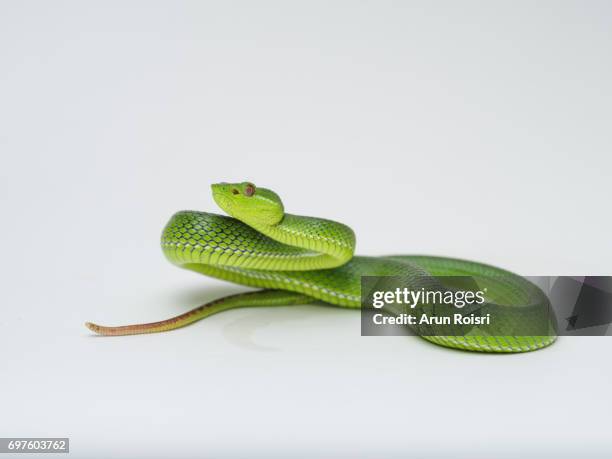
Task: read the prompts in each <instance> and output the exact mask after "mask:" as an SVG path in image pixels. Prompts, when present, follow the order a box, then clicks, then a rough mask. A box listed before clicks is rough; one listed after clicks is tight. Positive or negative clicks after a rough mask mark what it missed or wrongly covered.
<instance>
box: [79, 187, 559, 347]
mask: <svg viewBox="0 0 612 459" xmlns="http://www.w3.org/2000/svg"><path fill="white" fill-rule="evenodd" d="M212 193H213V198H214V200H215V202H216V203H217V204H218V205H219V207H220V208H221V209H222V210H223V211H225V212H226V213H227V214H228V215H229V216H224V215H217V214H212V213H205V212H196V211H181V212H178V213H176V214H175V215H173V216H172V218H171V219H170V221H169V222H168V224H167V225H166V227H165V228H164V230H163V233H162V237H161V246H162V250H163V252H164V254H165V256H166V257H167V258H168V260H170V261H171V262H172V263H174V264H176V265H178V266H180V267H182V268H186V269H189V270H192V271H195V272H198V273H201V274H205V275H207V276H212V277H215V278H220V279H224V280H227V281H230V282H235V283H238V284H243V285H248V286H252V287H257V288H260V289H261V290H257V291H253V292H248V293H242V294H237V295H231V296H227V297H224V298H221V299H218V300H215V301H212V302H210V303H207V304H204V305H202V306H199V307H197V308H195V309H193V310H191V311H188V312H186V313H184V314H181V315H179V316H176V317H173V318H170V319H167V320H163V321H160V322H153V323H146V324H135V325H126V326H117V327H106V326H101V325H96V324H93V323H90V322H87V323H86V326H87V327H88V328H89V329H90V330H92V331H94V332H96V333H98V334H101V335H130V334H140V333H154V332H162V331H168V330H173V329H176V328H179V327H183V326H185V325H188V324H191V323H193V322H195V321H197V320H200V319H202V318H204V317H208V316H210V315H212V314H215V313H217V312H220V311H225V310H228V309H233V308H239V307H251V306H281V305H298V304H307V303H313V302H324V303H327V304H331V305H335V306H342V307H346V308H360V307H361V306H362V299H361V291H360V290H361V278H362V276H402V277H404V278H407V279H412V280H413V283H414V284H415V285H412V287H413V288H419V287H420V284H419V282H423V281H422V279H427V278H428V277H433V276H480V277H481V278H484V279H490V282H489V285H487V288H488V295H490V296H492V297H497V298H498V299H499V298H502V299H503V298H514V299H515V300H516V299H519V300H520V302H524V304H534V303H536V304H543V303H544V302H547V301H548V300H547V298H546V296H545V295H544V294H543V292H541V290H540V289H538V288H537V287H535V286H534V284H532V283H531V282H529V281H528V280H526V279H524V278H523V277H521V276H518V275H515V274H512V273H510V272H508V271H505V270H502V269H499V268H496V267H493V266H489V265H485V264H481V263H476V262H471V261H465V260H458V259H452V258H443V257H434V256H416V255H414V256H411V255H397V256H384V257H365V256H354V255H353V254H354V250H355V234H354V232H353V230H352V229H351V228H349V227H348V226H346V225H344V224H342V223H339V222H335V221H331V220H327V219H322V218H315V217H306V216H299V215H292V214H288V213H285V210H284V206H283V202H282V201H281V199H280V197H279V196H278V195H277V194H276V193H275V192H273V191H272V190H269V189H266V188H260V187H256V186H255V185H253V184H252V183H250V182H242V183H225V182H224V183H218V184H214V185H212ZM495 279H503V282H497V281H495ZM517 307H518V308H520V305H519V306H516V305H515V306H514V309H516V308H517ZM514 317H522V316H521V315H520V314H519V315H518V316H517V315H516V314H515V316H514ZM525 317H527V315H526V316H525ZM525 320H527V319H525ZM417 334H419V333H418V330H417ZM422 337H423V338H425V339H426V340H428V341H430V342H432V343H435V344H438V345H441V346H446V347H450V348H455V349H462V350H469V351H481V352H526V351H533V350H536V349H541V348H543V347H546V346H548V345H550V344H552V343H553V342H554V341H555V339H556V333H555V332H554V327H553V326H552V325H551V326H550V331H549V332H547V333H546V334H540V335H535V336H523V335H520V336H517V335H515V336H512V335H505V336H496V335H491V334H488V333H484V332H483V333H480V334H478V333H476V334H474V333H471V334H466V335H461V336H444V335H440V336H438V334H437V333H430V334H427V336H425V335H422Z"/></svg>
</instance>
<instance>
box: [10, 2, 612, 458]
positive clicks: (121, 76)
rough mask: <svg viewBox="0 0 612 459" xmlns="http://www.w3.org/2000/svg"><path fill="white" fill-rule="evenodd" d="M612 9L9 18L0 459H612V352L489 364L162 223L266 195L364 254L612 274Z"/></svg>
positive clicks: (15, 13) (471, 5)
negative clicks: (234, 304)
mask: <svg viewBox="0 0 612 459" xmlns="http://www.w3.org/2000/svg"><path fill="white" fill-rule="evenodd" d="M611 30H612V7H611V4H610V3H609V2H605V1H602V2H595V1H576V2H563V1H551V2H545V1H539V2H528V1H525V2H521V1H519V2H489V1H482V2H473V1H462V2H452V1H449V2H427V1H422V2H388V1H371V2H327V1H322V2H318V1H308V2H306V1H303V2H280V1H279V2H263V1H259V2H242V3H241V2H215V3H206V2H192V3H187V2H170V1H168V2H142V3H136V2H70V3H66V2H42V1H41V2H30V1H26V2H17V1H15V2H7V1H3V2H2V3H0V152H1V155H2V157H1V158H2V164H1V169H0V200H1V206H2V217H1V218H2V220H1V225H0V240H1V241H2V257H1V258H0V278H1V279H2V290H1V292H2V293H1V297H0V298H1V305H2V310H1V311H2V313H1V315H0V357H1V358H0V363H1V367H0V389H1V390H0V436H3V437H9V436H69V437H70V438H71V457H75V458H109V457H139V458H140V457H142V458H145V457H146V458H156V457H160V458H161V457H176V458H179V457H180V458H182V457H186V458H191V457H194V458H195V457H206V458H212V457H215V458H216V457H222V458H235V457H266V458H275V457H278V458H281V457H282V458H285V457H332V455H333V456H335V457H364V458H366V457H367V458H371V457H407V456H408V455H414V456H416V457H441V456H452V457H454V458H462V457H466V458H467V457H469V458H474V457H483V458H484V457H487V458H489V457H497V458H500V457H501V458H503V457H508V458H511V457H517V456H518V455H520V456H521V457H539V458H545V457H555V458H558V457H576V456H577V455H581V457H602V458H603V457H610V455H611V454H612V437H611V436H610V423H609V416H610V411H611V407H612V406H611V405H612V404H611V402H610V384H611V382H612V369H611V366H610V361H609V356H610V352H611V351H612V340H611V339H610V338H566V339H560V340H559V341H558V343H556V344H555V345H554V346H552V347H550V348H548V349H546V350H542V351H538V352H535V353H531V354H522V355H509V356H498V355H481V354H473V353H462V352H458V351H453V350H447V349H444V348H440V347H436V346H434V345H432V344H430V343H427V342H425V341H422V340H420V339H418V338H415V337H380V338H375V337H361V336H360V328H359V313H358V312H355V311H350V310H343V309H335V308H326V307H321V306H299V307H287V308H270V309H259V310H254V309H251V310H235V311H230V312H226V313H223V314H220V315H217V316H213V317H211V318H209V319H206V320H205V321H203V322H199V323H197V324H195V325H193V326H190V327H188V328H185V329H182V330H178V331H175V332H172V333H168V334H158V335H148V336H131V337H119V338H100V337H94V336H92V334H91V333H90V332H89V331H88V330H87V329H85V327H84V326H83V322H85V321H86V320H89V321H95V322H99V323H103V324H109V325H110V324H125V323H130V322H140V321H151V320H158V319H161V318H165V317H168V316H170V315H174V314H177V313H180V312H182V311H185V310H187V309H188V308H191V307H193V306H196V305H198V304H200V303H202V302H204V301H208V300H211V299H213V298H217V297H219V296H222V295H225V294H229V293H235V292H239V291H243V290H246V289H245V288H243V287H239V286H234V285H230V284H226V283H223V282H220V281H215V280H212V279H208V278H205V277H201V276H198V275H196V274H194V273H191V272H188V271H183V270H180V269H178V268H176V267H174V266H172V265H171V264H169V263H168V262H167V261H166V260H165V259H164V258H163V256H162V253H161V250H160V248H159V236H160V232H161V229H162V227H163V225H164V224H165V223H166V221H167V219H168V218H169V217H170V216H171V215H172V213H173V212H175V211H177V210H179V209H198V210H207V211H214V210H215V209H216V207H215V205H214V203H213V201H212V198H211V196H210V191H209V184H210V183H212V182H217V181H222V180H226V181H242V180H251V181H253V182H254V183H256V184H257V185H260V186H266V187H269V188H272V189H274V190H276V191H277V192H278V193H279V194H280V195H281V196H282V197H283V199H284V201H285V205H286V209H287V210H288V211H289V212H292V213H298V214H306V215H317V216H321V217H327V218H333V219H337V220H339V221H342V222H346V223H347V224H349V225H351V226H352V227H353V228H354V229H355V231H356V233H357V235H358V252H359V253H361V254H389V253H395V254H397V253H429V254H439V255H447V256H456V257H462V258H469V259H476V260H480V261H484V262H488V263H492V264H495V265H499V266H503V267H505V268H508V269H511V270H514V271H517V272H519V273H522V274H526V275H527V274H531V275H562V274H574V275H585V274H602V275H606V274H607V275H610V274H612V272H611V268H610V260H611V259H612V244H611V243H610V234H611V229H612V217H611V213H610V197H611V195H612V186H611V185H610V176H611V174H610V169H611V165H612V164H611V163H612V161H611V160H610V153H611V150H612V134H611V129H610V126H611V125H612V116H611V115H612V109H611V107H612V89H611V84H610V82H611V81H612V66H611V62H610V61H611V57H612V36H611Z"/></svg>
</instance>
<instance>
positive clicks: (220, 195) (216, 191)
mask: <svg viewBox="0 0 612 459" xmlns="http://www.w3.org/2000/svg"><path fill="white" fill-rule="evenodd" d="M211 189H212V195H213V199H214V200H215V202H216V203H217V205H218V206H219V207H220V208H221V209H222V210H224V211H225V212H227V213H228V214H229V213H230V211H231V209H232V207H233V206H234V203H233V200H232V198H231V197H230V196H229V184H228V183H224V182H222V183H215V184H213V185H211Z"/></svg>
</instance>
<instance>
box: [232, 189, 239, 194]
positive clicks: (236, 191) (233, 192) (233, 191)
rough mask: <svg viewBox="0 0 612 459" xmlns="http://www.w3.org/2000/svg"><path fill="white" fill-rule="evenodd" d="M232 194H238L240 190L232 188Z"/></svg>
mask: <svg viewBox="0 0 612 459" xmlns="http://www.w3.org/2000/svg"><path fill="white" fill-rule="evenodd" d="M232 194H240V191H238V190H237V189H236V188H232Z"/></svg>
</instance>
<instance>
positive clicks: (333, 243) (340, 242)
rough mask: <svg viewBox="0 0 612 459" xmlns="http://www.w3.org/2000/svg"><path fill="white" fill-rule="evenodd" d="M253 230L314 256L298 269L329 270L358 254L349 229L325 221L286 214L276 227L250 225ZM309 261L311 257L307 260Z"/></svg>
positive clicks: (339, 224)
mask: <svg viewBox="0 0 612 459" xmlns="http://www.w3.org/2000/svg"><path fill="white" fill-rule="evenodd" d="M246 223H247V224H249V226H251V227H252V228H253V229H255V230H257V231H258V232H260V233H262V234H264V235H266V236H268V237H269V238H271V239H274V240H275V241H278V242H280V243H282V244H285V245H288V246H292V247H297V248H300V249H304V250H305V251H306V252H305V253H309V254H310V257H312V258H316V259H317V262H316V263H315V264H314V265H313V264H312V260H310V262H309V263H305V264H304V265H303V266H301V267H298V268H292V269H298V270H310V269H329V268H335V267H338V266H341V265H343V264H345V263H347V262H348V261H349V260H350V259H351V258H353V254H354V253H355V233H354V232H353V230H352V229H351V228H349V227H348V226H346V225H344V224H342V223H339V222H335V221H332V220H326V219H323V218H315V217H305V216H301V215H293V214H285V215H284V217H283V219H282V220H281V221H280V222H279V223H277V224H275V225H264V224H258V223H252V224H251V223H249V222H246ZM306 258H308V257H306Z"/></svg>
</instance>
